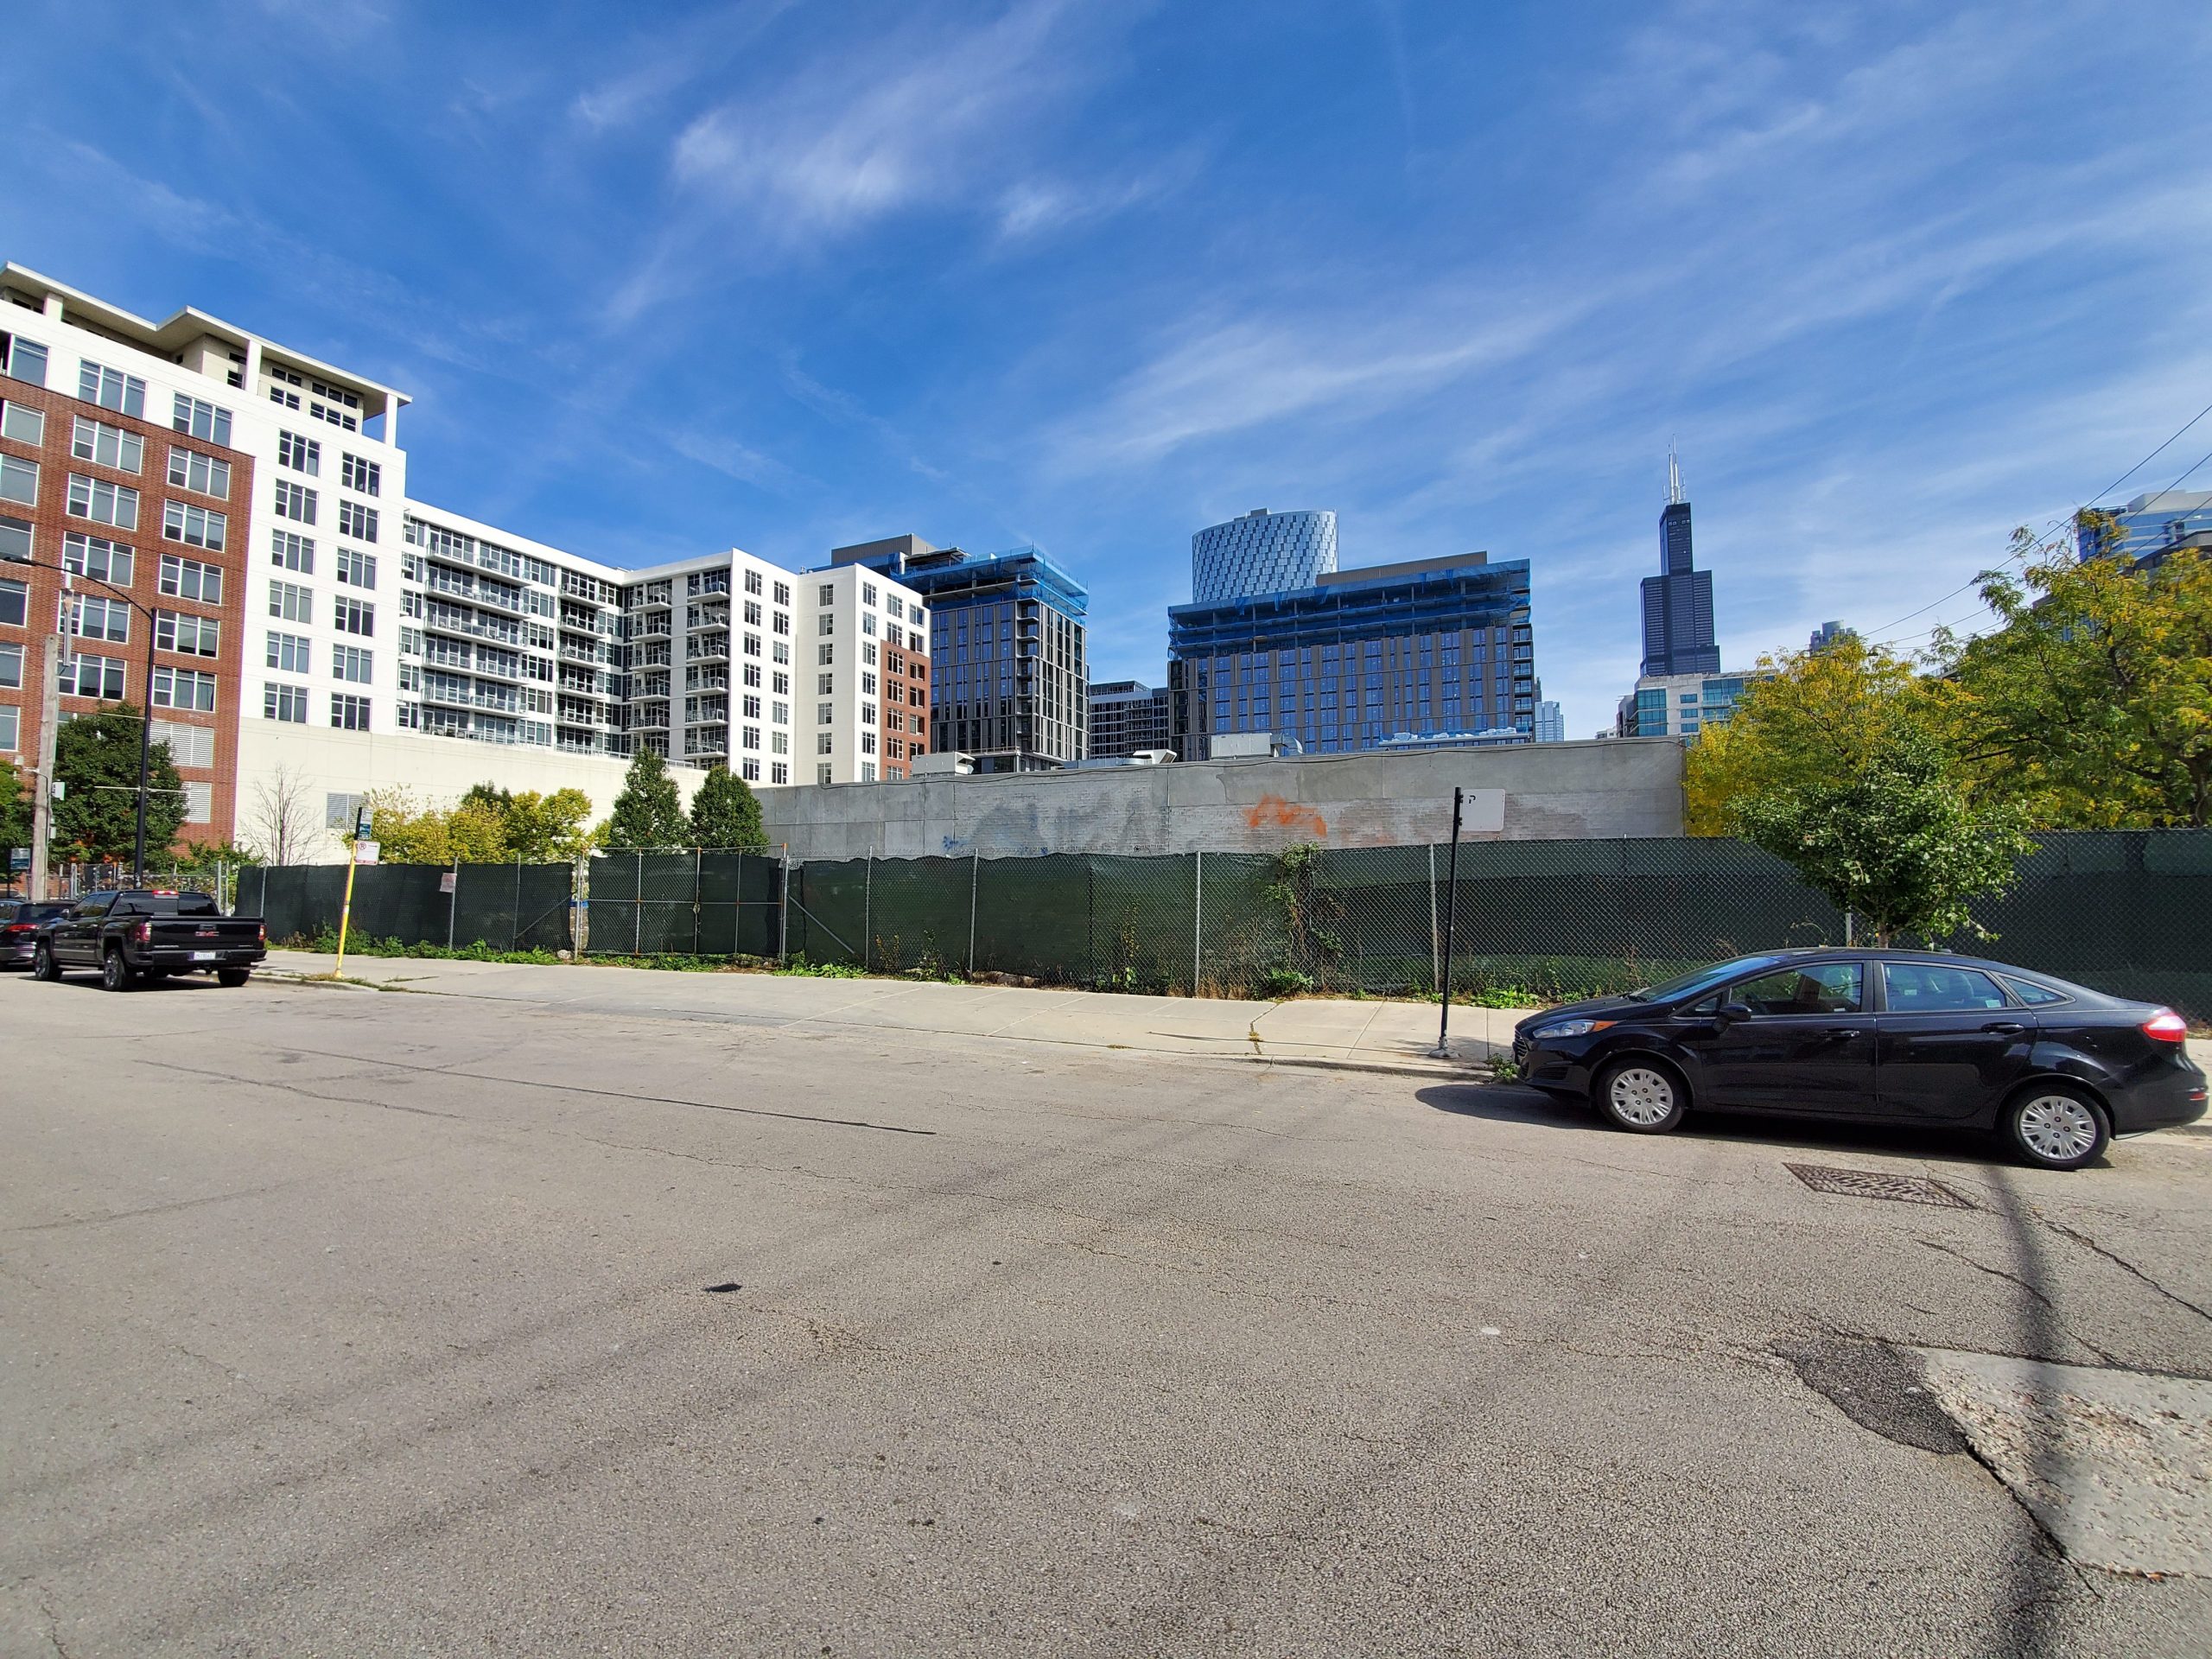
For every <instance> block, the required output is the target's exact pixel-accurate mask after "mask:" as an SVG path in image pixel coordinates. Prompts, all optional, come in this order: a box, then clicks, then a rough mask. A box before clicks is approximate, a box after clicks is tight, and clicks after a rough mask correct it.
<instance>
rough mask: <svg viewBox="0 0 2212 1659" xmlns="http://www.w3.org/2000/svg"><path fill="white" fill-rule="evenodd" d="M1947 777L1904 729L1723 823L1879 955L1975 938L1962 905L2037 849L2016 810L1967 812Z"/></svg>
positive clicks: (1767, 794) (1925, 742)
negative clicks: (1869, 934) (1904, 946)
mask: <svg viewBox="0 0 2212 1659" xmlns="http://www.w3.org/2000/svg"><path fill="white" fill-rule="evenodd" d="M1949 771H1950V763H1949V762H1948V758H1947V757H1946V755H1945V753H1944V752H1943V750H1942V747H1941V746H1940V745H1939V744H1938V743H1937V742H1936V741H1935V739H1934V738H1932V737H1931V736H1929V734H1927V733H1925V732H1923V731H1918V730H1914V729H1911V728H1905V729H1903V730H1900V731H1899V732H1897V733H1896V734H1893V735H1891V737H1890V738H1889V739H1888V740H1887V741H1885V744H1884V745H1883V747H1881V748H1880V749H1878V751H1877V752H1876V753H1872V755H1869V756H1868V757H1866V760H1865V761H1864V762H1863V763H1862V764H1860V765H1859V766H1856V767H1854V768H1853V769H1851V770H1850V771H1848V772H1844V773H1842V774H1840V775H1839V776H1836V777H1833V778H1827V779H1819V780H1817V781H1815V782H1812V783H1809V784H1802V785H1783V786H1781V787H1778V788H1775V789H1772V790H1769V791H1759V792H1757V793H1752V794H1748V795H1743V796H1738V797H1737V798H1735V799H1734V800H1732V801H1731V802H1730V804H1729V809H1728V817H1729V824H1730V827H1731V828H1732V829H1733V830H1734V831H1735V832H1736V833H1737V834H1738V835H1739V836H1743V838H1744V839H1745V840H1746V841H1748V842H1751V844H1752V845H1754V846H1756V847H1760V848H1763V849H1765V850H1766V851H1768V852H1770V853H1772V854H1773V855H1775V856H1776V857H1777V858H1780V859H1783V860H1786V861H1788V862H1789V863H1790V864H1793V865H1795V866H1796V868H1797V873H1798V874H1800V875H1801V876H1802V877H1803V878H1804V880H1805V881H1806V882H1807V884H1808V885H1809V886H1810V887H1814V888H1815V889H1817V890H1818V891H1819V892H1821V893H1825V894H1826V895H1827V898H1828V899H1829V900H1830V901H1831V902H1832V903H1834V905H1835V906H1837V908H1839V909H1841V910H1847V911H1852V912H1856V913H1857V914H1858V915H1859V916H1860V917H1862V918H1865V920H1866V925H1868V926H1869V927H1870V928H1871V929H1872V931H1873V934H1874V938H1875V942H1876V943H1877V944H1885V945H1886V944H1891V943H1893V942H1894V941H1895V940H1896V939H1897V936H1898V935H1900V934H1916V935H1917V936H1919V937H1920V938H1923V939H1926V940H1928V941H1929V943H1931V944H1935V943H1940V942H1941V941H1942V940H1944V939H1948V938H1951V937H1952V936H1953V935H1954V934H1956V933H1959V932H1961V931H1970V932H1974V933H1977V934H1979V933H1980V929H1979V928H1978V927H1976V926H1975V925H1974V918H1973V916H1972V914H1971V912H1970V911H1969V909H1968V906H1969V905H1970V904H1971V902H1972V901H1973V900H1974V899H1978V898H1980V897H1982V896H1983V895H1985V894H1987V893H2001V892H2002V891H2004V889H2005V887H2009V886H2011V885H2012V875H2013V864H2014V861H2015V860H2017V859H2018V858H2020V857H2021V856H2023V855H2025V854H2027V853H2029V852H2031V851H2033V850H2034V848H2035V843H2034V842H2032V841H2031V840H2030V839H2029V838H2028V836H2026V834H2025V833H2024V831H2023V830H2022V829H2021V825H2020V814H2019V812H2018V809H2017V808H2014V807H2012V806H2009V805H1999V806H1987V807H1976V806H1973V805H1970V804H1968V803H1967V798H1966V795H1965V792H1964V791H1962V790H1961V788H1960V787H1959V785H1958V784H1957V783H1956V782H1955V780H1954V779H1952V777H1951V776H1950V775H1949Z"/></svg>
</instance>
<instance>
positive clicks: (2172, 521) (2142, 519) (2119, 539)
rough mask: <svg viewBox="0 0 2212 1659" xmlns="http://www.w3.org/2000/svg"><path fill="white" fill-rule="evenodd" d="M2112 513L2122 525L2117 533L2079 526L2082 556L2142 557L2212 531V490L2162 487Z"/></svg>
mask: <svg viewBox="0 0 2212 1659" xmlns="http://www.w3.org/2000/svg"><path fill="white" fill-rule="evenodd" d="M2112 516H2113V519H2114V520H2115V521H2116V523H2117V524H2118V525H2119V533H2118V534H2117V535H2100V534H2099V533H2098V531H2097V528H2096V527H2095V526H2093V525H2089V524H2080V525H2077V526H2076V527H2075V532H2074V534H2075V552H2076V553H2077V554H2078V556H2080V557H2082V558H2083V559H2094V558H2101V557H2104V556H2107V555H2108V554H2109V555H2118V556H2121V557H2124V558H2130V559H2140V558H2143V557H2144V556H2146V555H2148V554H2152V553H2155V552H2157V551H2158V550H2159V549H2160V548H2162V547H2168V546H2171V545H2173V544H2175V543H2180V542H2183V541H2186V540H2187V539H2188V538H2189V537H2192V536H2201V535H2206V534H2212V491H2207V490H2158V491H2154V492H2152V493H2150V494H2148V495H2139V496H2137V497H2136V498H2135V499H2133V501H2130V502H2129V503H2128V504H2127V505H2126V506H2124V507H2121V508H2120V509H2118V510H2117V511H2115V512H2113V515H2112Z"/></svg>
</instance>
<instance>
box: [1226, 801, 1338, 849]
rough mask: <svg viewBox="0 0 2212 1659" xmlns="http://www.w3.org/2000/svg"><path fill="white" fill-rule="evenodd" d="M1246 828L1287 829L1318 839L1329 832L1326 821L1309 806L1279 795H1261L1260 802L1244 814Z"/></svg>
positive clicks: (1296, 833)
mask: <svg viewBox="0 0 2212 1659" xmlns="http://www.w3.org/2000/svg"><path fill="white" fill-rule="evenodd" d="M1244 826H1245V828H1247V829H1287V830H1289V831H1291V832H1292V833H1293V834H1295V835H1304V836H1312V837H1313V839H1314V840H1315V841H1320V840H1322V839H1324V838H1325V837H1326V836H1327V835H1328V833H1329V824H1328V821H1327V820H1326V819H1325V818H1324V817H1322V816H1321V815H1320V814H1319V812H1316V811H1315V810H1313V808H1312V807H1310V806H1300V805H1299V804H1297V803H1295V802H1294V801H1286V800H1285V799H1283V798H1282V797H1281V796H1280V795H1262V797H1260V804H1258V805H1257V806H1255V807H1254V808H1253V809H1252V810H1250V811H1249V812H1247V813H1246V814H1245V815H1244Z"/></svg>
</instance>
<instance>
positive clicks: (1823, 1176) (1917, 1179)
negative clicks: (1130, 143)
mask: <svg viewBox="0 0 2212 1659" xmlns="http://www.w3.org/2000/svg"><path fill="white" fill-rule="evenodd" d="M1783 1168H1784V1169H1786V1170H1788V1171H1789V1173H1791V1174H1792V1175H1795V1176H1796V1178H1797V1179H1799V1180H1801V1181H1802V1182H1804V1183H1805V1185H1808V1186H1809V1187H1811V1188H1812V1189H1813V1191H1814V1192H1836V1193H1840V1194H1841V1195H1842V1196H1843V1197H1845V1198H1890V1199H1893V1200H1895V1201H1896V1202H1897V1203H1899V1204H1932V1205H1938V1206H1940V1207H1942V1208H1943V1209H1946V1210H1971V1209H1973V1208H1974V1205H1973V1204H1971V1203H1970V1202H1969V1201H1968V1200H1967V1199H1965V1198H1961V1197H1960V1196H1959V1195H1958V1194H1957V1193H1955V1192H1952V1191H1951V1189H1950V1188H1949V1187H1948V1186H1946V1185H1943V1184H1942V1182H1941V1181H1931V1180H1929V1179H1927V1178H1926V1177H1925V1176H1922V1175H1885V1174H1883V1173H1881V1172H1880V1171H1879V1170H1873V1169H1826V1168H1823V1167H1822V1166H1820V1165H1819V1164H1784V1165H1783Z"/></svg>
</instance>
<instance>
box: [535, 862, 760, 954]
mask: <svg viewBox="0 0 2212 1659" xmlns="http://www.w3.org/2000/svg"><path fill="white" fill-rule="evenodd" d="M583 880H584V885H585V891H584V893H582V894H580V895H579V897H582V898H584V899H586V900H587V903H588V912H587V919H586V933H585V938H586V946H585V948H586V949H588V950H589V951H591V952H592V953H593V954H594V955H598V956H630V957H642V956H658V955H674V956H693V957H697V956H709V957H773V956H775V955H777V954H778V952H779V950H780V948H781V944H780V941H781V937H782V935H781V927H780V924H781V920H782V912H781V906H782V896H783V863H782V861H780V860H779V859H775V858H771V857H769V856H767V855H765V854H760V853H708V852H700V851H696V850H694V851H690V852H668V853H607V854H604V855H601V856H599V857H595V858H594V859H592V860H591V861H590V863H589V865H588V868H586V870H585V872H584V877H583Z"/></svg>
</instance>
